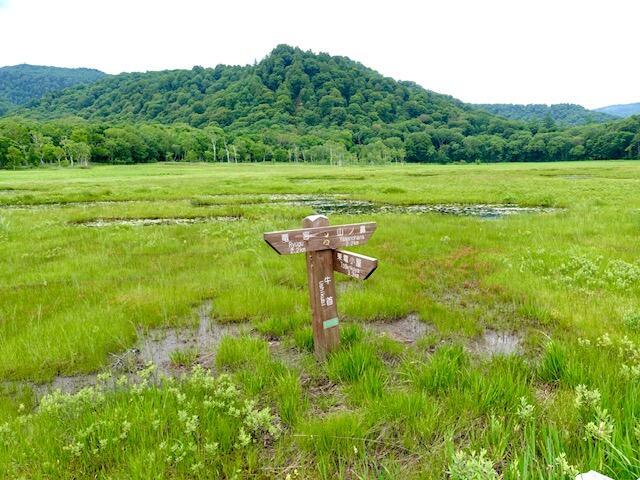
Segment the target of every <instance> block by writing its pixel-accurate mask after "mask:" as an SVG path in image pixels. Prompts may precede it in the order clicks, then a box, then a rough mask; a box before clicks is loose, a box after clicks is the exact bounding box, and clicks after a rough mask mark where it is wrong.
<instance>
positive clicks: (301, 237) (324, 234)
mask: <svg viewBox="0 0 640 480" xmlns="http://www.w3.org/2000/svg"><path fill="white" fill-rule="evenodd" d="M319 217H322V218H325V219H326V218H327V217H325V216H324V215H311V216H310V217H307V218H308V219H312V220H309V221H308V222H307V223H306V224H307V225H316V226H314V227H311V226H310V227H308V228H302V229H299V230H282V231H278V232H267V233H265V234H264V236H263V237H264V240H265V242H267V243H268V244H269V245H270V246H271V247H272V248H273V249H274V250H275V251H276V252H278V253H279V254H280V255H290V254H294V253H305V252H313V251H317V250H330V249H337V248H343V247H350V246H354V245H362V244H364V243H366V242H367V241H368V240H369V239H370V238H371V235H373V232H375V230H376V226H377V225H376V224H375V222H363V223H350V224H346V225H331V226H330V225H328V224H327V225H320V223H322V222H320V221H319V220H318V218H319ZM327 222H328V220H327ZM318 225H320V226H318Z"/></svg>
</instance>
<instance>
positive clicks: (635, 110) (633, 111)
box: [595, 102, 640, 118]
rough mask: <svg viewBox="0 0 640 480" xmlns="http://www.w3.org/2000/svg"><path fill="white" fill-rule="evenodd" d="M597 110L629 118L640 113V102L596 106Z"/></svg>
mask: <svg viewBox="0 0 640 480" xmlns="http://www.w3.org/2000/svg"><path fill="white" fill-rule="evenodd" d="M595 111H596V112H602V113H606V114H608V115H613V116H614V117H618V118H627V117H631V116H633V115H640V102H637V103H621V104H617V105H608V106H606V107H600V108H596V109H595Z"/></svg>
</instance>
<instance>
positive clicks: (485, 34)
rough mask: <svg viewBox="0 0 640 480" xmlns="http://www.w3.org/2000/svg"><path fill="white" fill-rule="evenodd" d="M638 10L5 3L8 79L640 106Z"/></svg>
mask: <svg viewBox="0 0 640 480" xmlns="http://www.w3.org/2000/svg"><path fill="white" fill-rule="evenodd" d="M639 26H640V2H639V1H637V0H601V1H592V0H582V1H579V0H504V1H501V0H442V1H420V0H414V1H405V0H391V1H384V2H382V1H372V0H369V1H360V0H322V1H304V0H271V1H269V0H227V1H221V2H219V1H215V0H209V1H206V0H172V1H165V0H0V65H14V64H18V63H31V64H39V65H55V66H64V67H80V66H84V67H93V68H98V69H100V70H103V71H105V72H108V73H119V72H122V71H145V70H162V69H167V68H191V67H192V66H193V65H202V66H205V67H211V66H215V65H217V64H219V63H225V64H247V63H252V62H253V61H254V60H260V59H261V58H262V57H264V56H265V55H266V54H267V53H268V52H269V51H270V50H271V49H272V48H273V47H274V46H276V45H277V44H279V43H288V44H290V45H296V46H299V47H301V48H303V49H305V50H313V51H315V52H318V51H323V52H328V53H331V54H334V55H346V56H348V57H351V58H352V59H354V60H358V61H360V62H362V63H363V64H365V65H367V66H369V67H371V68H374V69H376V70H378V71H380V72H381V73H383V74H384V75H387V76H390V77H393V78H396V79H402V80H412V81H415V82H417V83H419V84H420V85H422V86H424V87H426V88H429V89H431V90H435V91H437V92H442V93H447V94H450V95H453V96H455V97H457V98H459V99H461V100H464V101H467V102H476V103H561V102H569V103H578V104H581V105H584V106H586V107H589V108H594V107H600V106H604V105H610V104H614V103H630V102H640V80H639V75H640V61H639V58H640V53H639V51H640V29H639Z"/></svg>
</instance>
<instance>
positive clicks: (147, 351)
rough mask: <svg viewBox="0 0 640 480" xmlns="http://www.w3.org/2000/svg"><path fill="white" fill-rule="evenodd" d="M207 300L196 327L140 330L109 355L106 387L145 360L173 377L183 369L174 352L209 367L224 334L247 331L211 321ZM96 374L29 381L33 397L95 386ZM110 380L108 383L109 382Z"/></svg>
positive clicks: (132, 374) (245, 327)
mask: <svg viewBox="0 0 640 480" xmlns="http://www.w3.org/2000/svg"><path fill="white" fill-rule="evenodd" d="M211 307H212V304H211V302H210V301H208V302H205V303H204V304H203V305H202V306H201V307H200V308H199V310H198V318H199V323H198V327H197V328H196V329H191V328H159V329H153V330H149V331H147V332H144V333H141V335H140V340H139V341H138V343H137V344H136V345H135V346H134V347H132V348H130V349H129V350H126V351H124V352H121V353H118V354H112V355H111V362H110V365H109V367H108V368H107V369H106V371H107V372H109V373H111V374H112V375H111V379H110V380H109V381H108V382H107V384H106V385H107V386H108V385H109V384H110V383H111V384H115V383H116V382H117V379H118V378H119V377H121V376H125V377H127V378H129V379H131V380H133V379H134V378H135V377H136V374H137V372H138V371H139V370H141V369H142V368H144V367H145V366H146V365H148V364H149V362H152V363H153V364H154V365H155V366H156V369H157V370H156V371H157V373H158V374H160V375H164V376H176V375H179V374H181V373H183V372H184V371H185V367H181V366H179V365H175V364H174V362H172V358H171V357H172V355H173V354H175V353H174V352H184V351H190V352H193V358H191V360H192V363H193V364H194V365H195V364H200V365H204V366H206V367H211V366H212V365H213V360H214V359H215V353H216V351H217V348H218V346H219V345H220V342H221V341H222V339H223V338H224V337H226V336H238V335H240V334H241V333H242V332H243V331H248V329H249V327H248V325H246V324H231V323H229V324H220V323H215V322H213V321H212V320H211ZM99 376H100V374H98V373H92V374H82V375H69V376H67V375H59V376H57V377H55V378H54V379H53V380H52V381H51V382H50V383H46V384H33V383H29V386H30V387H31V388H32V389H33V391H34V392H35V394H36V397H37V398H41V397H42V396H43V395H45V394H48V393H51V392H54V391H56V390H60V391H62V392H64V393H75V392H77V391H79V390H81V389H82V388H84V387H88V386H93V385H96V384H97V383H98V381H99ZM109 382H110V383H109Z"/></svg>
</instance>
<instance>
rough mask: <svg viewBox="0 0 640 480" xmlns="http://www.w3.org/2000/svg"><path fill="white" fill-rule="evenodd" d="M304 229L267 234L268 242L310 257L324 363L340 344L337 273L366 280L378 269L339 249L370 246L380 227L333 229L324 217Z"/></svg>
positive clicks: (318, 348) (317, 342)
mask: <svg viewBox="0 0 640 480" xmlns="http://www.w3.org/2000/svg"><path fill="white" fill-rule="evenodd" d="M302 226H303V228H302V229H299V230H284V231H280V232H268V233H265V234H264V240H265V241H266V242H267V243H268V244H269V246H271V247H272V248H273V249H274V250H275V251H276V252H278V254H280V255H289V254H295V253H305V254H306V257H307V279H308V282H309V300H310V303H311V313H312V327H313V345H314V351H315V355H316V358H318V359H320V360H322V359H324V358H325V357H326V355H327V353H328V352H331V351H333V350H335V349H336V348H337V347H338V345H339V344H340V334H339V327H338V325H339V320H338V309H337V304H336V303H337V302H336V286H335V283H334V281H333V272H334V271H336V272H339V273H343V274H345V275H348V276H350V277H353V278H357V279H360V280H365V279H367V278H368V277H369V276H370V275H371V274H372V273H373V271H374V270H375V269H376V268H377V267H378V260H376V259H375V258H371V257H367V256H365V255H360V254H358V253H352V252H348V251H345V250H339V248H341V247H350V246H354V245H362V244H364V243H366V242H367V241H368V240H369V238H371V235H373V232H374V231H375V229H376V224H375V223H373V222H365V223H353V224H347V225H333V226H331V225H329V219H328V218H327V217H325V216H324V215H311V216H308V217H306V218H305V219H304V220H303V222H302Z"/></svg>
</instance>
